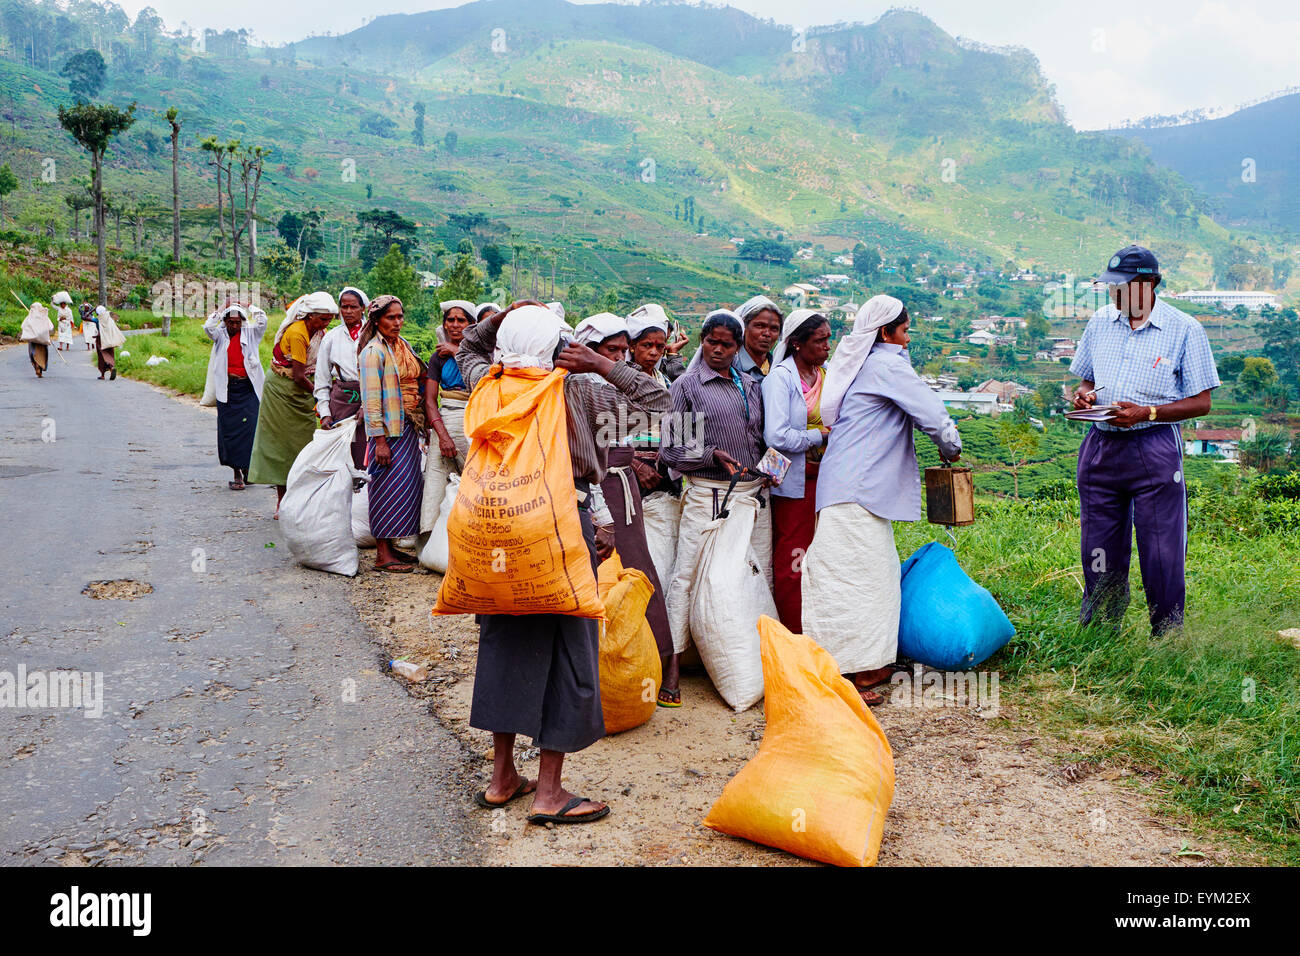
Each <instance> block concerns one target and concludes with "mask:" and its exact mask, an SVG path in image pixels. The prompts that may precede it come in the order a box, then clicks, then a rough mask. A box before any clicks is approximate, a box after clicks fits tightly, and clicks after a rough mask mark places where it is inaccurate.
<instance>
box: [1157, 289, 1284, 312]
mask: <svg viewBox="0 0 1300 956" xmlns="http://www.w3.org/2000/svg"><path fill="white" fill-rule="evenodd" d="M1166 298H1169V299H1177V300H1179V301H1181V302H1191V303H1193V304H1195V305H1217V306H1219V307H1220V308H1223V309H1235V308H1236V307H1237V306H1239V305H1244V306H1245V307H1246V308H1247V309H1249V310H1250V311H1251V312H1259V311H1261V310H1262V309H1263V308H1264V307H1265V306H1271V307H1272V308H1274V309H1276V308H1277V307H1278V302H1277V296H1275V295H1273V293H1271V292H1243V291H1241V290H1239V289H1199V290H1193V291H1190V292H1177V293H1174V294H1172V295H1169V296H1166Z"/></svg>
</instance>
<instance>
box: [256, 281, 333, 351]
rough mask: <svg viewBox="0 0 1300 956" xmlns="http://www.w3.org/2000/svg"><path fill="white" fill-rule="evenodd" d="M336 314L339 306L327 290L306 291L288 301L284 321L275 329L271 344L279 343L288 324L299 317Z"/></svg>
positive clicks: (291, 323)
mask: <svg viewBox="0 0 1300 956" xmlns="http://www.w3.org/2000/svg"><path fill="white" fill-rule="evenodd" d="M319 314H324V315H338V314H339V306H338V303H337V302H335V301H334V296H332V295H330V294H329V293H328V292H308V293H307V294H306V295H300V296H298V298H296V299H294V300H293V301H292V302H290V303H289V308H287V309H285V312H284V321H283V322H281V323H280V327H279V328H278V329H276V330H275V338H274V340H272V342H271V344H272V345H279V344H280V339H282V338H284V332H285V330H286V329H287V328H289V326H291V325H293V324H294V323H295V322H297V321H298V320H299V319H305V318H307V316H309V315H319Z"/></svg>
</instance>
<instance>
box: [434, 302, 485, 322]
mask: <svg viewBox="0 0 1300 956" xmlns="http://www.w3.org/2000/svg"><path fill="white" fill-rule="evenodd" d="M438 308H440V309H442V317H443V318H444V319H445V318H446V317H447V310H448V309H460V310H462V311H463V312H464V313H465V318H467V319H469V320H470V321H471V322H473V321H477V320H478V306H476V305H475V304H474V303H473V302H466V301H465V300H464V299H446V300H445V301H443V302H442V303H440V304H439V306H438Z"/></svg>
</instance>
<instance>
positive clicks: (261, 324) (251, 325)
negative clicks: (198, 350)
mask: <svg viewBox="0 0 1300 956" xmlns="http://www.w3.org/2000/svg"><path fill="white" fill-rule="evenodd" d="M248 311H249V314H250V316H251V317H250V318H247V319H244V320H243V322H241V323H240V328H239V348H240V350H241V351H242V352H243V353H244V371H245V372H246V373H247V374H248V381H249V384H251V385H252V386H253V391H255V392H256V393H257V400H258V401H259V402H260V401H261V400H262V386H263V384H264V383H265V382H266V372H265V371H263V369H262V356H261V355H260V354H259V353H258V345H259V344H260V343H261V341H262V336H263V335H265V334H266V313H265V312H263V311H262V310H261V309H259V308H257V306H250V307H249V310H248ZM203 331H204V332H205V333H207V336H208V338H210V339H212V354H211V355H210V356H208V380H207V382H206V383H205V384H204V386H203V398H202V399H201V400H200V401H199V404H200V405H215V404H217V402H225V401H226V381H227V378H228V372H227V366H226V361H227V360H226V349H227V348H229V346H230V333H229V332H227V331H226V323H225V322H224V321H222V318H221V314H220V313H214V314H213V315H212V316H211V317H209V318H208V321H206V322H204V323H203Z"/></svg>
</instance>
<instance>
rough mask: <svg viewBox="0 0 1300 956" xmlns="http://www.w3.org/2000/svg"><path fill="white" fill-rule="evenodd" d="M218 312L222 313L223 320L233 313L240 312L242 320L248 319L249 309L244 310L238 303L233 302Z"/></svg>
mask: <svg viewBox="0 0 1300 956" xmlns="http://www.w3.org/2000/svg"><path fill="white" fill-rule="evenodd" d="M217 311H218V312H219V313H220V315H221V318H223V319H224V318H225V317H226V316H228V315H229V314H230V313H231V312H238V313H239V317H240V318H241V319H246V318H248V309H246V308H244V307H243V306H242V305H240V304H239V303H237V302H231V303H230V304H229V305H225V306H222V307H221V308H220V309H218V310H217Z"/></svg>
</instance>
